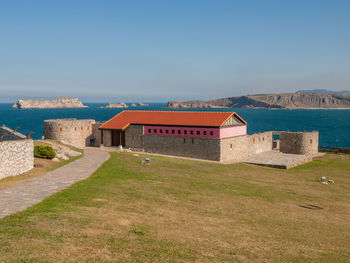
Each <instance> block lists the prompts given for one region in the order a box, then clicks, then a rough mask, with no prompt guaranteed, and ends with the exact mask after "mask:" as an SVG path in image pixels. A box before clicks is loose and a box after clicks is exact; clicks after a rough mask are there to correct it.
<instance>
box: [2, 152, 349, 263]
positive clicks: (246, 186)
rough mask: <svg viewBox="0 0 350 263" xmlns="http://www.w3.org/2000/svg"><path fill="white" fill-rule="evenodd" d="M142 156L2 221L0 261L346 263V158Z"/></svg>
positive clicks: (116, 161)
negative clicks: (286, 166) (244, 160)
mask: <svg viewBox="0 0 350 263" xmlns="http://www.w3.org/2000/svg"><path fill="white" fill-rule="evenodd" d="M142 158H144V156H134V155H133V154H130V153H111V158H110V159H109V161H107V162H106V163H105V164H104V165H103V166H101V167H100V169H98V170H97V171H96V172H95V173H94V174H93V175H92V176H91V177H90V178H89V179H87V180H84V181H81V182H79V183H77V184H75V185H73V186H72V187H71V188H69V189H67V190H65V191H62V192H60V193H58V194H55V195H53V196H51V197H50V198H48V199H46V200H45V201H44V202H42V203H40V204H38V205H35V206H33V207H31V208H29V209H27V210H26V211H24V212H21V213H17V214H15V215H12V216H9V217H6V218H4V219H1V220H0V262H330V263H334V262H349V258H350V155H342V154H338V155H337V154H328V155H326V156H324V157H320V158H318V159H317V160H315V161H313V162H312V163H309V164H306V165H303V166H300V167H297V168H293V169H290V170H279V169H273V168H266V167H259V166H252V165H246V164H232V165H221V164H216V163H209V162H200V161H189V160H180V159H171V158H165V157H155V156H152V157H151V162H152V163H151V164H150V165H145V164H141V159H142ZM321 176H327V178H329V179H333V180H334V181H335V183H334V184H328V185H322V184H321V183H320V182H319V181H320V178H321Z"/></svg>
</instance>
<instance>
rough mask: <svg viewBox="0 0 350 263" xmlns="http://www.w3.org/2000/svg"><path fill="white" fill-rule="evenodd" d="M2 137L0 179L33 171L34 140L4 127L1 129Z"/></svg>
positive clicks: (0, 145) (0, 144)
mask: <svg viewBox="0 0 350 263" xmlns="http://www.w3.org/2000/svg"><path fill="white" fill-rule="evenodd" d="M0 136H1V141H0V179H3V178H5V177H8V176H15V175H19V174H22V173H25V172H27V171H29V170H31V169H33V167H34V142H33V140H32V139H27V138H26V136H24V135H23V134H20V133H18V132H15V131H12V130H11V129H9V128H7V127H4V126H3V127H1V128H0Z"/></svg>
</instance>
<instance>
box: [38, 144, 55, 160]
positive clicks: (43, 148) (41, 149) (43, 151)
mask: <svg viewBox="0 0 350 263" xmlns="http://www.w3.org/2000/svg"><path fill="white" fill-rule="evenodd" d="M34 157H38V158H44V159H53V158H55V157H56V153H55V150H54V149H53V148H52V147H51V146H47V145H36V146H34Z"/></svg>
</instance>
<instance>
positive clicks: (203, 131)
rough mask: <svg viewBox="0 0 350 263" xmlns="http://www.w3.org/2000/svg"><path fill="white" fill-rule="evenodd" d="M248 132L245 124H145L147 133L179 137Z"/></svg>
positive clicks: (228, 135) (225, 135)
mask: <svg viewBox="0 0 350 263" xmlns="http://www.w3.org/2000/svg"><path fill="white" fill-rule="evenodd" d="M167 130H168V133H166V131H167ZM173 131H174V133H173ZM191 132H192V134H191ZM198 132H199V134H198ZM246 133H247V126H245V125H244V126H236V127H228V128H192V127H172V126H148V125H145V126H144V134H145V135H159V136H178V137H190V138H215V139H219V138H227V137H233V136H239V135H244V134H246Z"/></svg>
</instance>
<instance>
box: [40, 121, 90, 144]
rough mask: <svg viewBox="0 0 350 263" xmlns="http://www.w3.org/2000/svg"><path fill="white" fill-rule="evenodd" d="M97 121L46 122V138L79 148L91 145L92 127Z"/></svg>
mask: <svg viewBox="0 0 350 263" xmlns="http://www.w3.org/2000/svg"><path fill="white" fill-rule="evenodd" d="M95 123H96V122H95V120H90V119H87V120H77V119H51V120H45V121H44V138H45V139H52V140H57V141H59V142H62V143H64V144H68V145H72V146H75V147H78V148H83V147H85V146H86V145H89V144H90V137H91V134H92V125H93V124H95Z"/></svg>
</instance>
